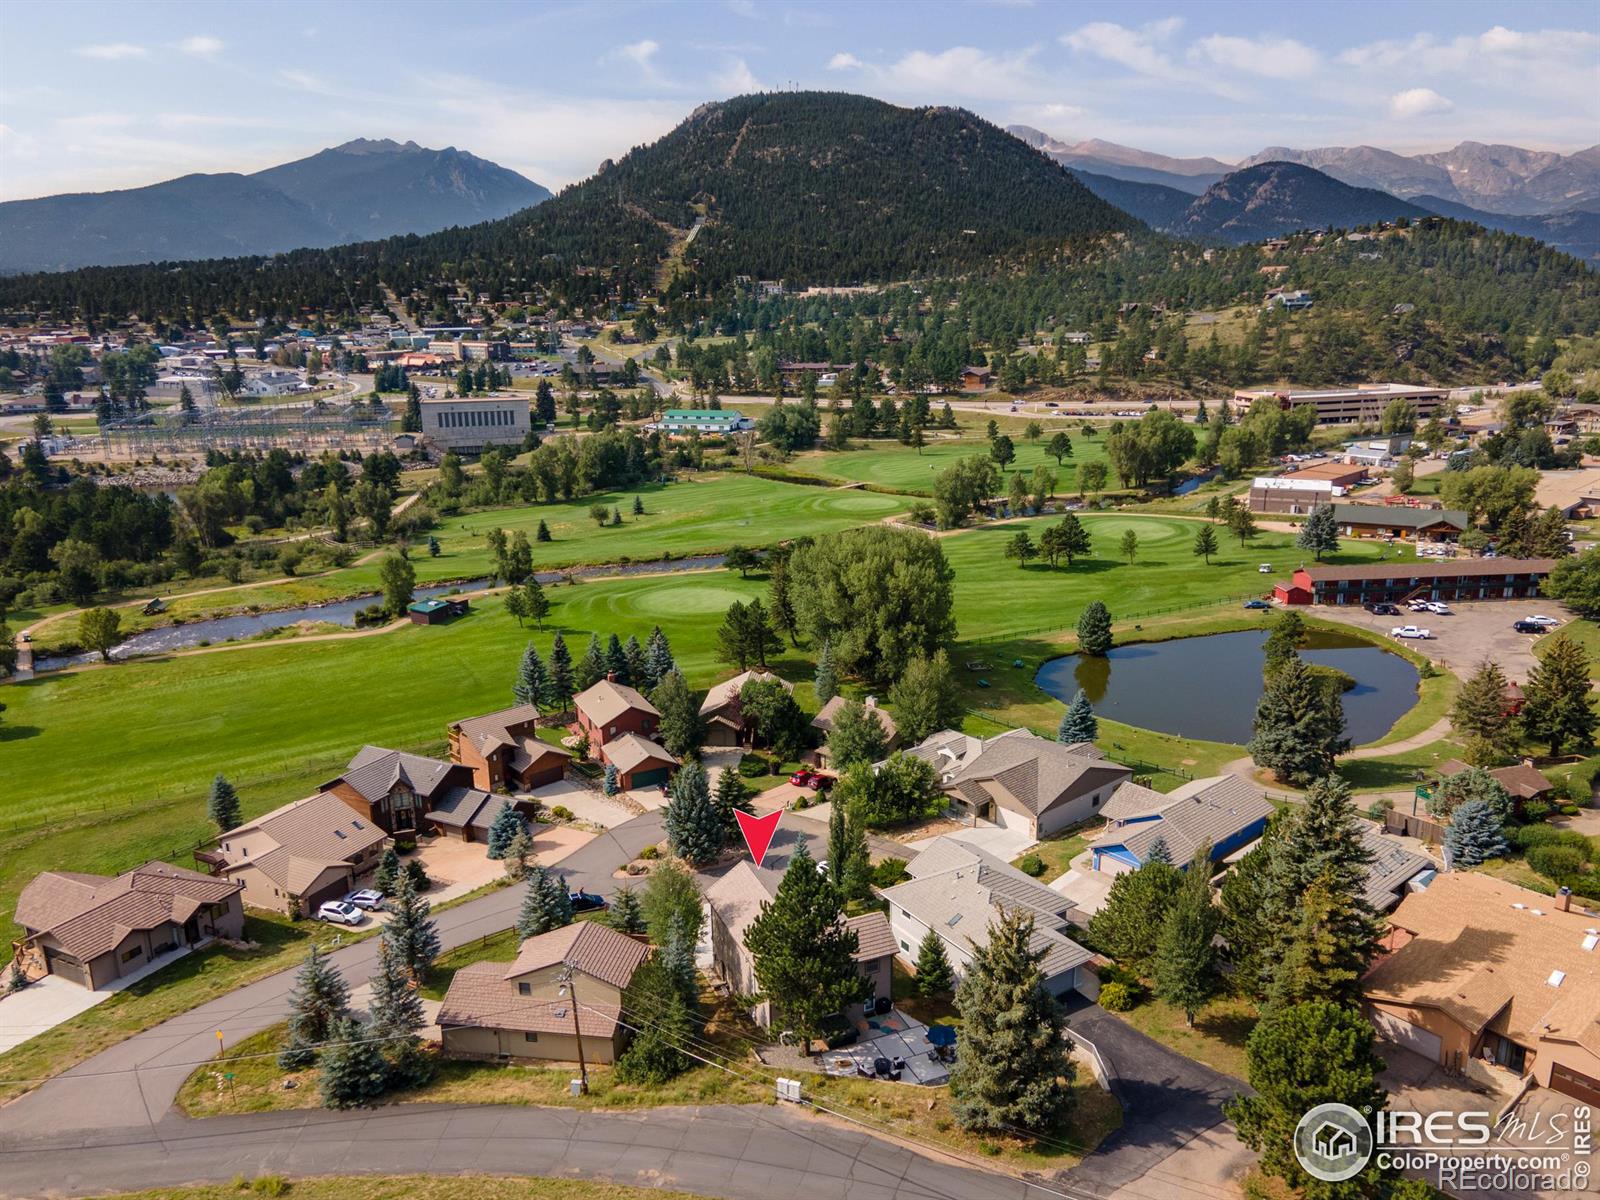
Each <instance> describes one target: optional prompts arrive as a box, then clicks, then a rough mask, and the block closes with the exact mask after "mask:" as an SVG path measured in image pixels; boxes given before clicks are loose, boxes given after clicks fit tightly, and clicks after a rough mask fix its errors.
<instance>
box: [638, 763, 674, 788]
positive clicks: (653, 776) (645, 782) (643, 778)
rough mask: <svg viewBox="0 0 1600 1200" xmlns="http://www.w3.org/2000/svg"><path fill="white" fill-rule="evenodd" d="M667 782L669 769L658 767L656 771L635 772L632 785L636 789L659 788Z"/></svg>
mask: <svg viewBox="0 0 1600 1200" xmlns="http://www.w3.org/2000/svg"><path fill="white" fill-rule="evenodd" d="M666 781H667V768H665V767H658V768H656V769H655V770H654V771H635V772H634V775H633V780H632V784H633V786H634V787H636V788H642V787H658V786H660V785H661V784H663V783H665V782H666Z"/></svg>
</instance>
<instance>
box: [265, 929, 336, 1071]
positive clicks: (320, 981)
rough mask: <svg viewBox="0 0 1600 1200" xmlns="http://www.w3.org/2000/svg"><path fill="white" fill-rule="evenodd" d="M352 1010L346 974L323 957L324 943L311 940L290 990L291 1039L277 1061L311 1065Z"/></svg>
mask: <svg viewBox="0 0 1600 1200" xmlns="http://www.w3.org/2000/svg"><path fill="white" fill-rule="evenodd" d="M349 1011H350V988H349V987H348V986H347V985H346V984H345V981H344V977H343V976H342V975H340V974H339V972H338V970H337V969H336V968H335V967H333V966H332V965H330V964H329V962H328V960H327V959H326V958H324V957H323V954H322V949H321V947H319V946H318V945H317V944H316V943H315V942H313V943H311V952H310V953H309V954H307V955H306V960H305V962H303V963H301V964H300V971H299V974H297V975H296V976H295V983H294V990H293V991H292V992H290V993H289V1040H288V1045H287V1046H285V1047H284V1050H283V1052H282V1053H280V1054H279V1055H278V1065H279V1066H280V1067H282V1068H283V1069H284V1070H286V1071H294V1070H298V1069H299V1068H301V1067H305V1066H309V1065H310V1064H311V1063H312V1062H313V1061H315V1060H316V1057H317V1050H318V1048H319V1047H320V1046H321V1045H322V1044H323V1043H324V1042H326V1041H327V1040H328V1039H329V1038H330V1037H331V1036H332V1034H333V1031H334V1028H335V1027H336V1026H337V1024H338V1022H339V1021H340V1020H341V1019H343V1017H344V1016H345V1014H346V1013H348V1012H349Z"/></svg>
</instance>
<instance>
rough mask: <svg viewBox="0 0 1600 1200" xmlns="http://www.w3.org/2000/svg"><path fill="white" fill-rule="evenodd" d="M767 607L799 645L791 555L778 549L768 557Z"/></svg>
mask: <svg viewBox="0 0 1600 1200" xmlns="http://www.w3.org/2000/svg"><path fill="white" fill-rule="evenodd" d="M767 607H768V609H769V610H770V611H771V613H772V623H773V625H774V626H776V627H777V629H778V632H780V633H782V634H783V635H784V636H785V637H787V638H788V639H789V644H790V645H791V646H799V645H800V626H799V623H798V621H797V620H796V618H795V613H794V599H793V597H791V596H790V594H789V556H788V555H787V554H782V553H778V552H777V551H774V552H773V553H772V554H771V555H769V556H768V558H767ZM824 703H826V701H824Z"/></svg>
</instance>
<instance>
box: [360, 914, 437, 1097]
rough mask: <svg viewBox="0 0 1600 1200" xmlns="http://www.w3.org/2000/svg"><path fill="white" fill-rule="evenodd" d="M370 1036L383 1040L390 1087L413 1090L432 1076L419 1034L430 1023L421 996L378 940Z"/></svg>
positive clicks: (392, 955)
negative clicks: (410, 1088) (423, 1008)
mask: <svg viewBox="0 0 1600 1200" xmlns="http://www.w3.org/2000/svg"><path fill="white" fill-rule="evenodd" d="M367 1011H368V1016H369V1019H368V1021H367V1030H368V1033H367V1036H369V1037H372V1038H376V1039H379V1040H380V1043H381V1052H382V1054H383V1057H384V1059H385V1061H386V1063H387V1078H388V1082H389V1085H390V1086H391V1087H402V1086H404V1087H414V1086H415V1085H417V1084H419V1083H421V1082H423V1081H424V1080H425V1079H426V1078H427V1077H428V1076H429V1075H430V1074H431V1073H432V1060H431V1059H430V1058H429V1057H428V1056H427V1055H426V1054H424V1053H423V1051H422V1039H421V1038H419V1037H418V1036H417V1033H418V1031H419V1030H420V1029H421V1028H422V1027H423V1025H425V1024H426V1023H427V1018H426V1016H425V1015H424V1013H423V1010H422V996H421V994H420V993H419V992H418V991H417V989H416V986H415V985H414V984H413V983H412V981H411V978H410V976H408V975H407V974H406V972H405V967H404V966H403V965H402V964H401V962H400V960H399V958H398V957H396V955H395V954H394V952H393V951H392V950H391V949H390V948H389V944H388V942H386V941H384V940H382V939H381V938H380V939H379V941H378V973H377V974H376V975H374V976H373V977H372V1002H371V1004H370V1005H369V1006H368V1009H367Z"/></svg>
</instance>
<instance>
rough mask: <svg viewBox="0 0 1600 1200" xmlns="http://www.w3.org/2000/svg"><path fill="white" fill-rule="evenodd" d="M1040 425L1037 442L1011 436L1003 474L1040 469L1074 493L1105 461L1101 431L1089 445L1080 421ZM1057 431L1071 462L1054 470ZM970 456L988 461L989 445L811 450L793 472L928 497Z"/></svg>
mask: <svg viewBox="0 0 1600 1200" xmlns="http://www.w3.org/2000/svg"><path fill="white" fill-rule="evenodd" d="M1041 424H1044V426H1045V433H1044V436H1043V437H1041V438H1040V439H1039V440H1038V441H1036V442H1030V441H1028V440H1027V438H1025V437H1023V436H1022V434H1021V433H1020V432H1017V431H1013V432H1012V433H1011V435H1010V436H1011V440H1012V443H1013V444H1014V445H1015V447H1016V451H1017V457H1016V459H1015V460H1014V461H1013V462H1012V463H1011V465H1010V466H1009V467H1008V468H1006V471H1007V474H1008V475H1009V474H1010V473H1011V472H1013V471H1018V470H1020V471H1022V472H1023V474H1025V475H1026V474H1031V473H1032V471H1033V468H1034V467H1037V466H1045V467H1048V468H1049V469H1050V470H1052V471H1054V472H1055V473H1056V479H1057V483H1056V490H1057V491H1058V492H1060V493H1062V494H1067V493H1075V492H1076V491H1077V489H1078V482H1077V481H1078V467H1079V466H1080V465H1081V464H1083V463H1086V462H1104V461H1105V433H1104V430H1102V431H1100V433H1098V434H1097V435H1096V436H1095V438H1094V440H1093V441H1090V440H1088V439H1086V438H1085V437H1084V436H1083V432H1082V425H1083V422H1082V421H1072V422H1068V421H1060V422H1056V423H1049V424H1046V423H1044V422H1041ZM1057 428H1059V429H1061V430H1062V431H1063V432H1065V433H1066V435H1067V436H1068V437H1070V438H1071V439H1072V457H1071V458H1068V459H1065V460H1063V462H1062V463H1061V465H1060V466H1059V467H1058V466H1057V465H1056V460H1055V458H1054V457H1053V456H1051V455H1050V454H1047V453H1045V446H1046V445H1047V444H1048V443H1049V441H1050V435H1051V434H1052V433H1054V432H1055V431H1056V430H1057ZM974 454H979V455H982V456H984V457H985V458H987V457H988V455H989V442H988V439H986V438H981V437H979V438H961V439H958V440H953V441H934V442H930V443H929V444H928V445H926V446H924V447H923V448H922V450H921V451H920V452H919V451H918V450H917V449H916V448H915V447H913V446H901V445H899V444H895V443H890V444H885V443H882V442H875V443H872V447H871V449H868V450H814V451H810V452H808V453H806V454H801V455H798V456H796V458H795V460H794V463H793V466H794V469H795V470H796V471H798V472H801V473H804V474H808V475H821V476H823V477H824V478H827V479H839V480H847V481H849V482H851V483H870V484H873V485H874V486H876V487H884V488H892V489H894V490H895V491H897V492H907V493H913V494H916V495H923V496H928V495H932V494H933V478H934V476H935V475H937V474H938V473H939V472H940V471H943V470H945V469H946V468H948V467H950V466H952V465H953V464H955V463H956V462H959V461H960V460H961V459H963V458H970V457H972V456H973V455H974ZM1115 483H1116V477H1115V476H1112V477H1111V479H1110V481H1109V484H1110V486H1115ZM1008 484H1009V480H1008V481H1007V482H1006V483H1003V484H1002V485H1001V487H1000V491H1001V492H1002V493H1003V492H1004V491H1005V490H1006V487H1007V486H1008Z"/></svg>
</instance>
